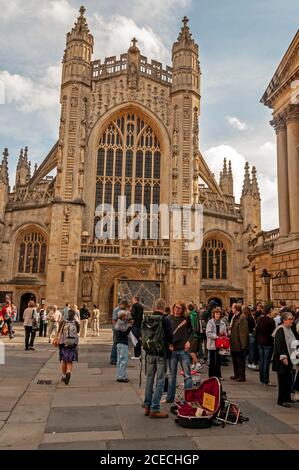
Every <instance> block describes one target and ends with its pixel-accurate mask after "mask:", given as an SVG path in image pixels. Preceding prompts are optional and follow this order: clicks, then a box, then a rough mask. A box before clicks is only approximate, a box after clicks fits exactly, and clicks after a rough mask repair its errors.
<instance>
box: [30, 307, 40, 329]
mask: <svg viewBox="0 0 299 470" xmlns="http://www.w3.org/2000/svg"><path fill="white" fill-rule="evenodd" d="M35 313H36V310H35V309H33V310H32V331H37V330H39V323H38V320H37V318H34V314H35Z"/></svg>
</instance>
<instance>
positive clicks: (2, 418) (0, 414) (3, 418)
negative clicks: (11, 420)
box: [0, 411, 10, 421]
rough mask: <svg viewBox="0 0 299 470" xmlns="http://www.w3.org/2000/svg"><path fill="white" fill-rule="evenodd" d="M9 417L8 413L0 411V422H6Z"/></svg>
mask: <svg viewBox="0 0 299 470" xmlns="http://www.w3.org/2000/svg"><path fill="white" fill-rule="evenodd" d="M9 415H10V413H9V411H0V421H6V420H7V418H8V417H9Z"/></svg>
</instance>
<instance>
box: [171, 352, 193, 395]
mask: <svg viewBox="0 0 299 470" xmlns="http://www.w3.org/2000/svg"><path fill="white" fill-rule="evenodd" d="M178 363H180V364H181V366H182V369H183V372H184V382H185V390H186V389H188V388H192V378H191V369H190V354H189V353H187V352H185V351H183V350H179V351H172V353H171V357H170V361H169V366H170V370H169V385H168V393H167V401H169V402H173V401H174V399H175V389H176V376H177V370H178Z"/></svg>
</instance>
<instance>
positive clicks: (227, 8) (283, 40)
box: [0, 0, 298, 230]
mask: <svg viewBox="0 0 299 470" xmlns="http://www.w3.org/2000/svg"><path fill="white" fill-rule="evenodd" d="M81 3H82V0H81V1H76V0H27V1H26V2H23V1H22V0H10V1H9V2H7V0H0V11H1V28H0V103H2V104H1V105H0V147H1V148H4V147H8V148H9V152H10V175H11V179H12V181H11V184H13V183H14V181H13V178H14V173H15V165H16V161H17V158H18V155H19V151H20V148H21V147H24V146H25V145H27V146H28V147H29V152H30V158H31V160H32V163H33V164H35V163H40V162H41V161H42V160H43V158H44V157H45V156H46V155H47V153H48V151H49V150H50V148H51V147H52V145H53V144H54V143H55V142H56V140H57V137H58V125H59V84H60V74H61V59H62V56H63V51H64V47H65V35H66V33H67V32H68V31H69V30H70V29H71V27H72V26H73V23H74V21H75V20H76V17H77V16H78V10H79V8H80V5H81ZM84 4H85V7H86V9H87V12H86V14H87V19H88V23H89V26H90V29H91V32H92V33H93V35H94V37H95V53H94V59H96V58H104V57H105V56H110V55H119V54H120V53H122V52H125V51H126V49H127V46H128V45H129V42H130V39H131V38H132V37H133V36H136V38H137V39H138V41H139V42H138V45H139V47H140V48H141V51H142V53H143V54H144V55H147V56H148V57H149V58H153V59H156V60H160V61H162V62H163V63H164V64H169V65H171V45H172V43H173V42H174V41H175V40H176V38H177V35H178V31H179V29H180V24H181V18H182V17H183V16H184V15H187V16H188V17H189V18H190V28H191V31H192V33H193V37H194V38H195V40H196V41H197V42H198V43H199V46H200V60H201V71H202V88H201V95H202V106H201V124H200V139H201V150H202V152H203V154H204V155H205V157H206V160H207V161H208V163H209V165H210V167H211V169H212V171H213V172H214V173H215V175H216V176H217V177H218V175H219V170H220V168H221V167H222V162H223V158H224V157H227V159H231V160H232V163H233V169H234V177H235V178H234V181H235V193H236V196H237V199H238V198H239V196H240V191H241V188H242V181H243V168H244V164H245V161H246V160H248V161H249V163H250V164H251V165H256V167H257V172H258V178H259V184H260V189H261V195H262V225H263V228H264V229H265V230H269V229H271V228H275V227H277V226H278V214H277V196H276V159H275V138H274V137H275V136H274V132H273V131H272V129H271V127H270V126H269V124H268V122H269V120H270V118H271V113H270V110H268V109H267V108H265V107H264V106H263V105H262V104H261V103H260V102H259V100H260V98H261V96H262V94H263V92H264V90H265V89H266V86H267V84H268V83H269V81H270V79H271V77H272V75H273V73H274V71H275V69H276V67H277V65H278V63H279V61H280V60H281V58H282V56H283V54H284V53H285V51H286V49H287V48H288V46H289V44H290V42H291V40H292V38H293V37H294V35H295V33H296V31H297V29H298V0H285V1H284V2H283V8H282V7H281V0H251V1H250V2H249V1H247V0H225V1H223V0H122V1H121V2H120V1H119V0H109V1H107V0H85V3H84ZM3 98H5V100H4V103H3Z"/></svg>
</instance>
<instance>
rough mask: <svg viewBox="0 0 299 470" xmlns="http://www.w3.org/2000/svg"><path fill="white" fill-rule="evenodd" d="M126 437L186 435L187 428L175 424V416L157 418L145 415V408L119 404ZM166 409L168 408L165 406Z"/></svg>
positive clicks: (119, 413)
mask: <svg viewBox="0 0 299 470" xmlns="http://www.w3.org/2000/svg"><path fill="white" fill-rule="evenodd" d="M115 409H116V411H117V414H118V416H119V420H120V423H121V426H122V430H123V433H124V436H125V439H126V440H127V439H140V437H141V436H142V438H143V439H153V438H154V437H155V438H158V437H165V436H186V430H185V428H182V427H180V426H178V425H176V424H175V422H174V418H175V416H174V415H172V414H170V415H169V417H168V418H167V419H160V420H158V422H157V420H155V419H151V418H149V417H148V416H144V409H143V408H142V407H141V406H140V405H139V406H117V407H116V408H115ZM165 409H166V408H165Z"/></svg>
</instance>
